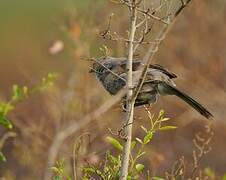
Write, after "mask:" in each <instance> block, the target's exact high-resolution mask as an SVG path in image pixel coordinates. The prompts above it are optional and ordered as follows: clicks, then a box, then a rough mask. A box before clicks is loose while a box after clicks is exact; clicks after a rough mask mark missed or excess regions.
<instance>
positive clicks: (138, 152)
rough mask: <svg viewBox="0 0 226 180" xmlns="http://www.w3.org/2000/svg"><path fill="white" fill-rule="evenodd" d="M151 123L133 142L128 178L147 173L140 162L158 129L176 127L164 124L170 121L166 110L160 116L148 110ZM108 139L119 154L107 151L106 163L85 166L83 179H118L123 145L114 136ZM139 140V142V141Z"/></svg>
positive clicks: (158, 178) (136, 177) (148, 177)
mask: <svg viewBox="0 0 226 180" xmlns="http://www.w3.org/2000/svg"><path fill="white" fill-rule="evenodd" d="M147 113H148V117H149V122H150V123H149V124H150V127H149V128H146V127H144V126H141V129H142V130H143V131H144V135H143V137H142V138H139V137H136V138H135V140H133V141H132V142H131V151H132V152H131V154H130V163H129V173H128V177H127V179H128V180H129V179H134V180H135V179H139V178H140V177H141V175H144V173H145V165H143V164H141V163H140V160H141V158H142V157H143V156H144V155H145V151H144V147H145V146H146V145H147V144H149V143H150V142H151V140H152V139H153V136H154V134H155V133H156V132H157V131H165V130H172V129H175V128H176V127H175V126H167V125H164V122H166V121H169V120H170V119H169V118H165V117H164V111H163V110H162V111H160V112H159V114H158V116H157V117H155V116H152V115H151V114H150V112H149V111H148V112H147ZM106 141H107V142H108V143H109V144H110V145H111V146H112V147H113V148H115V149H116V150H118V152H120V153H119V154H117V155H113V154H111V153H110V152H109V151H108V152H107V153H106V158H105V162H104V163H103V164H104V165H103V166H101V167H95V166H91V165H89V166H88V167H84V168H83V173H84V176H83V180H86V179H90V178H95V177H98V178H99V179H104V180H105V179H107V180H117V179H119V175H120V167H121V152H122V148H123V146H122V145H121V144H120V142H119V141H118V140H117V139H115V138H113V137H109V136H108V137H107V138H106ZM137 142H138V143H137ZM146 177H147V179H155V180H162V179H163V178H161V177H152V178H150V176H149V174H148V173H147V175H146Z"/></svg>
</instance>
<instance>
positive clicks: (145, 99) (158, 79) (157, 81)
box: [90, 57, 213, 119]
mask: <svg viewBox="0 0 226 180" xmlns="http://www.w3.org/2000/svg"><path fill="white" fill-rule="evenodd" d="M126 62H127V58H124V57H122V58H114V57H103V58H100V59H99V61H98V62H94V63H93V66H92V68H91V70H90V73H95V74H96V78H97V79H98V80H99V81H100V82H101V83H102V85H103V86H104V88H105V89H106V90H107V91H108V92H109V93H110V94H111V95H116V94H117V92H119V91H120V90H121V89H122V88H123V87H124V86H125V85H126V76H127V75H126ZM142 65H143V64H142V61H140V60H134V61H133V87H136V86H137V84H138V78H139V75H140V74H141V73H142V72H141V70H139V69H138V67H139V66H142ZM176 77H177V76H176V75H175V74H174V73H172V72H170V71H169V70H167V69H166V68H164V67H163V66H161V65H158V64H154V65H153V64H152V65H149V67H148V71H147V76H146V78H145V81H144V83H143V86H142V88H141V91H140V92H139V94H138V96H137V98H136V101H135V104H134V106H141V105H146V104H153V103H155V102H156V101H157V97H158V96H159V95H162V96H164V95H175V96H177V97H179V98H181V99H182V100H184V101H185V102H186V103H187V104H189V105H190V106H191V107H193V108H194V109H195V110H196V111H198V112H199V113H200V114H201V115H203V116H204V117H206V118H207V119H209V118H211V117H213V115H212V114H211V113H210V112H209V111H208V110H207V109H206V108H204V107H203V106H202V105H201V104H200V103H198V102H197V101H196V100H194V99H193V98H192V97H190V96H188V95H187V94H185V93H184V92H181V91H180V90H178V89H177V88H176V85H175V83H174V82H173V80H172V79H173V78H176ZM124 105H125V101H124Z"/></svg>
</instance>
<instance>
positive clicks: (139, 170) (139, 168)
mask: <svg viewBox="0 0 226 180" xmlns="http://www.w3.org/2000/svg"><path fill="white" fill-rule="evenodd" d="M135 168H136V170H137V172H138V173H140V172H141V171H143V170H144V165H143V164H136V167H135Z"/></svg>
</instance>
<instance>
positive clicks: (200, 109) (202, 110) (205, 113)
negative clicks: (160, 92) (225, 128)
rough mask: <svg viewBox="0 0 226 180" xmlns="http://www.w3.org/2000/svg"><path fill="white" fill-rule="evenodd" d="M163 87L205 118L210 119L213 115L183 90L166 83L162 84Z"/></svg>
mask: <svg viewBox="0 0 226 180" xmlns="http://www.w3.org/2000/svg"><path fill="white" fill-rule="evenodd" d="M162 85H163V86H164V87H165V88H167V91H170V93H171V94H172V95H175V96H177V97H179V98H181V99H182V100H184V101H185V102H186V103H187V104H189V105H190V106H192V107H193V108H194V109H195V110H196V111H198V112H199V113H200V114H201V115H203V116H205V117H206V118H207V119H210V118H211V117H213V115H212V114H211V113H210V112H209V111H208V110H207V109H206V108H205V107H203V105H201V104H200V103H198V102H197V101H196V100H194V99H193V98H191V97H190V96H188V95H187V94H185V93H184V92H181V91H179V90H178V89H176V88H175V87H173V86H171V85H168V84H166V83H163V84H162Z"/></svg>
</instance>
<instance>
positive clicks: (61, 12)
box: [0, 0, 226, 180]
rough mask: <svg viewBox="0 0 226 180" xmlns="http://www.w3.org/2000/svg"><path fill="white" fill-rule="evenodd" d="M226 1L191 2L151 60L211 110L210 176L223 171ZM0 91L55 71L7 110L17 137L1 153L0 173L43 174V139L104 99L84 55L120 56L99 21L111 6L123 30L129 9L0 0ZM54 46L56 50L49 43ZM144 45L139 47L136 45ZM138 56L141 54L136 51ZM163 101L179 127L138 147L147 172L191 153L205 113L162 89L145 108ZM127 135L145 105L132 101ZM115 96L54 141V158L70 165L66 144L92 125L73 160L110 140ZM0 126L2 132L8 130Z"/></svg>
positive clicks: (6, 94)
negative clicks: (46, 84) (52, 78)
mask: <svg viewBox="0 0 226 180" xmlns="http://www.w3.org/2000/svg"><path fill="white" fill-rule="evenodd" d="M225 5H226V3H225V2H224V1H223V0H215V1H211V0H206V1H203V0H201V1H194V2H192V3H191V5H190V6H189V7H188V8H187V9H186V10H185V11H184V13H183V14H182V16H180V17H179V18H178V20H177V22H176V24H175V25H174V27H173V29H172V30H171V32H170V34H169V36H168V37H167V38H166V40H165V41H164V43H163V44H162V45H161V48H160V51H159V52H158V55H157V57H156V59H155V60H154V62H156V63H159V64H162V65H164V66H166V67H168V68H169V69H170V70H172V71H174V72H175V73H177V74H178V75H179V78H178V80H177V84H178V86H179V87H180V88H181V89H183V90H185V91H186V92H188V93H189V94H191V95H192V96H194V97H196V98H197V99H199V100H200V101H201V102H202V103H203V104H205V106H206V107H208V108H209V109H210V111H211V112H212V113H213V114H214V116H215V121H214V123H213V131H214V136H213V139H212V141H211V147H212V150H211V151H210V152H209V153H208V154H207V155H206V156H205V157H204V158H203V159H202V161H201V167H203V168H205V167H210V169H213V170H214V171H215V173H216V176H218V177H219V176H222V175H223V174H224V173H225V172H226V151H225V150H226V143H225V138H226V123H225V117H226V111H225V107H226V78H225V74H226V62H225V56H226V51H225V49H226V43H225V39H226V24H225V20H226V7H225ZM0 10H1V11H0V39H1V41H0V82H1V83H0V100H1V101H2V102H7V101H8V100H10V97H11V89H12V86H13V85H14V84H18V85H19V86H20V87H23V86H28V89H32V87H34V86H36V85H37V84H39V82H40V79H42V77H45V76H46V75H47V74H48V73H49V72H56V73H57V74H58V78H57V82H56V83H55V86H54V87H51V88H48V90H47V91H41V92H40V93H38V94H35V95H33V96H31V97H30V98H28V99H26V100H25V101H22V102H20V103H19V104H17V105H16V107H15V109H14V110H13V111H11V112H10V113H9V115H8V118H9V119H10V120H11V122H12V124H13V125H14V128H13V130H12V131H13V132H15V133H16V135H17V136H16V137H15V138H10V139H8V140H7V141H6V142H5V144H4V146H3V149H2V151H3V153H4V154H5V156H6V158H7V162H0V177H4V178H5V179H7V180H8V179H21V180H22V179H23V180H25V179H42V177H43V175H44V173H45V172H46V171H47V169H46V163H47V161H48V157H49V154H48V151H49V147H50V145H51V143H52V141H53V139H54V137H55V135H56V133H57V132H58V131H59V129H61V128H63V127H65V126H67V125H68V124H69V123H70V122H74V121H76V120H78V119H80V118H81V117H83V116H84V115H85V114H87V113H88V112H90V111H91V110H93V109H95V108H96V107H97V106H98V105H101V104H102V103H103V102H104V101H106V99H108V98H109V97H110V96H109V95H108V94H107V93H106V92H105V91H104V89H103V88H102V87H101V86H100V84H98V83H97V82H96V80H95V78H94V77H93V76H91V75H90V74H89V73H88V66H89V62H87V61H85V60H84V57H87V56H94V57H98V56H101V55H102V52H101V51H100V47H103V46H102V44H103V43H104V44H105V45H107V46H108V48H109V49H110V53H111V54H112V55H114V56H125V50H124V48H123V45H122V44H121V43H113V42H103V40H102V39H101V38H100V37H99V36H98V32H99V30H103V29H104V28H105V27H106V24H107V21H108V17H109V13H111V12H113V13H115V17H114V22H113V23H114V24H112V27H114V28H115V31H118V32H122V33H124V32H125V30H126V29H128V27H127V23H125V22H126V21H127V15H126V14H125V12H126V11H124V10H123V8H119V7H118V6H116V5H114V4H112V3H111V2H109V1H105V0H95V1H94V0H74V1H73V0H65V1H60V0H45V1H44V0H39V1H34V0H33V1H28V0H20V1H13V2H12V1H6V0H5V1H2V2H0ZM54 50H55V51H54ZM140 53H142V52H140ZM138 56H139V55H138ZM160 109H164V110H165V113H166V116H167V117H170V118H171V119H173V121H172V123H173V124H174V125H176V126H177V127H178V128H177V129H176V130H173V131H166V132H160V133H157V135H155V136H154V138H153V140H152V141H151V143H149V144H148V145H147V146H146V147H145V151H146V155H145V158H144V159H142V160H141V162H142V163H143V164H145V165H146V167H148V168H149V169H150V170H151V172H152V174H153V175H159V176H161V175H163V174H164V173H165V172H166V171H168V170H169V169H170V168H171V167H172V165H173V164H174V163H175V161H176V160H178V159H179V158H181V156H184V157H185V159H186V160H187V161H188V164H189V161H192V158H191V157H192V151H193V149H194V144H193V141H192V140H193V139H194V137H195V134H196V133H198V132H202V131H205V127H204V126H205V125H206V124H207V121H206V120H205V119H203V118H202V117H201V116H199V115H198V114H197V113H196V112H194V111H193V110H192V109H190V108H189V107H188V106H186V105H185V104H184V103H181V101H180V100H178V99H175V98H174V97H164V98H160V99H159V101H158V103H157V104H156V105H154V106H153V107H152V109H151V112H152V113H155V114H158V112H159V110H160ZM136 116H137V117H136V121H135V125H134V127H135V130H134V132H135V133H134V136H136V137H140V136H141V135H142V132H143V131H142V129H140V126H141V125H145V123H147V115H146V112H145V110H144V109H142V108H138V109H137V110H136ZM122 117H123V115H122V112H121V111H120V105H117V106H115V107H114V108H112V109H111V110H110V111H109V112H107V113H105V114H104V116H102V117H101V118H98V119H96V120H94V121H93V122H92V123H90V124H89V125H88V126H87V127H86V128H84V129H81V130H80V131H79V132H77V133H76V134H75V135H74V136H72V137H71V138H69V139H68V140H67V142H66V143H64V145H63V146H62V147H61V151H60V154H59V158H60V159H64V161H65V168H66V169H67V170H68V171H70V169H71V161H72V155H73V152H72V151H73V145H74V143H75V141H76V139H77V137H78V136H80V135H81V134H83V133H86V132H89V134H90V138H87V139H86V140H85V141H84V142H85V144H84V143H83V146H82V147H83V148H82V150H81V152H80V153H79V159H78V163H80V164H82V163H86V162H87V161H88V162H90V163H92V164H98V163H99V162H100V161H101V160H102V159H103V157H104V156H105V152H106V149H111V146H109V144H108V143H106V142H105V137H106V136H108V135H109V131H108V127H110V128H111V129H113V130H116V129H117V128H118V127H119V124H120V123H121V121H122ZM6 131H8V130H5V129H4V128H1V129H0V133H1V137H2V136H3V134H5V133H6Z"/></svg>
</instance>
